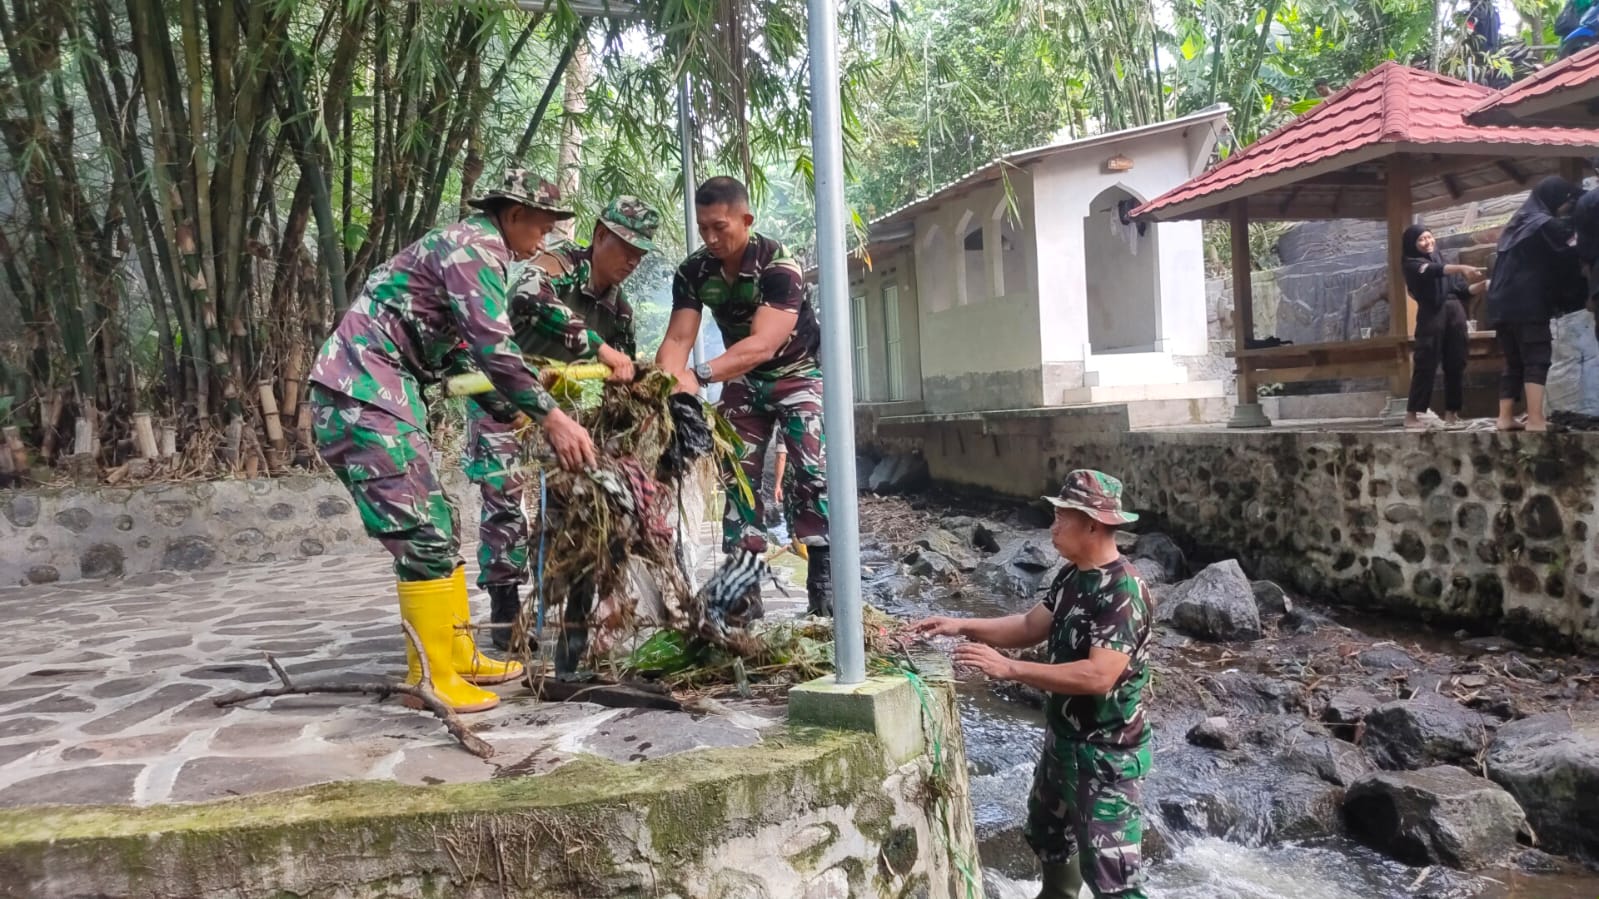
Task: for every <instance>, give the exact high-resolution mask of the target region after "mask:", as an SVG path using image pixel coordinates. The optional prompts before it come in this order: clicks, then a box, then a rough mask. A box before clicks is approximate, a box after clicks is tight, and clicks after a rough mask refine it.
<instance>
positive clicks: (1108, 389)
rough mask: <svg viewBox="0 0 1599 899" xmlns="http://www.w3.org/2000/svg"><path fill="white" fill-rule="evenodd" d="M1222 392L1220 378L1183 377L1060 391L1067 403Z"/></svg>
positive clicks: (1197, 396) (1204, 396) (1184, 397)
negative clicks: (1177, 380)
mask: <svg viewBox="0 0 1599 899" xmlns="http://www.w3.org/2000/svg"><path fill="white" fill-rule="evenodd" d="M1224 393H1226V388H1225V387H1224V386H1223V385H1222V382H1220V381H1183V382H1181V383H1177V384H1116V385H1109V386H1095V387H1072V388H1068V389H1067V390H1065V391H1063V392H1062V395H1061V402H1062V403H1064V404H1065V405H1068V406H1075V405H1081V404H1083V403H1136V402H1143V401H1148V400H1190V399H1212V398H1214V397H1219V396H1221V395H1223V394H1224Z"/></svg>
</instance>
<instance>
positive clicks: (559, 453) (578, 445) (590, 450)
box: [544, 409, 599, 471]
mask: <svg viewBox="0 0 1599 899" xmlns="http://www.w3.org/2000/svg"><path fill="white" fill-rule="evenodd" d="M544 436H545V437H546V438H547V439H548V440H549V441H550V449H553V450H555V458H557V459H559V460H560V462H561V467H562V468H564V469H566V470H567V471H583V470H584V469H588V468H593V467H594V466H595V465H596V464H597V463H598V461H599V459H598V456H597V455H596V453H595V451H594V440H593V438H591V437H589V432H588V431H587V430H585V429H584V427H583V426H582V425H580V424H578V423H577V422H576V421H574V420H573V419H572V417H571V416H570V415H567V414H566V413H565V412H562V411H561V410H560V409H556V410H553V411H552V412H550V414H548V415H546V416H544Z"/></svg>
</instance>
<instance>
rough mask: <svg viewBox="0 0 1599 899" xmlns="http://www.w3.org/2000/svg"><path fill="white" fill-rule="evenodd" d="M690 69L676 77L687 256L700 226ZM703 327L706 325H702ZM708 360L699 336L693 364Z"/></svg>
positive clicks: (694, 246)
mask: <svg viewBox="0 0 1599 899" xmlns="http://www.w3.org/2000/svg"><path fill="white" fill-rule="evenodd" d="M689 96H690V95H689V82H688V69H687V68H684V69H683V72H682V74H680V75H678V77H677V142H678V146H679V147H681V148H682V151H683V250H684V254H685V255H687V254H689V253H693V252H694V251H695V250H697V249H699V246H700V234H699V224H698V222H697V221H696V220H695V217H694V188H696V187H698V186H699V183H698V182H697V181H695V180H694V123H693V117H692V116H691V115H690V114H689ZM702 326H703V323H702ZM704 361H705V348H704V346H703V345H702V343H701V341H700V337H699V335H698V334H696V335H694V350H693V352H692V353H691V354H690V362H691V364H693V365H699V364H700V363H701V362H704Z"/></svg>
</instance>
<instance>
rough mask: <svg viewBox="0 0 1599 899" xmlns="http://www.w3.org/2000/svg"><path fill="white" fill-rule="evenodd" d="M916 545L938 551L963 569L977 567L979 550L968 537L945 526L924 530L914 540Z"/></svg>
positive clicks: (968, 569) (967, 569)
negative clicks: (952, 531)
mask: <svg viewBox="0 0 1599 899" xmlns="http://www.w3.org/2000/svg"><path fill="white" fill-rule="evenodd" d="M914 545H915V546H918V547H921V548H922V549H929V550H932V551H933V552H936V553H938V554H939V555H941V556H943V557H944V558H946V559H948V560H950V561H951V562H954V563H955V565H956V566H957V567H959V568H960V570H961V571H971V570H972V569H974V568H976V567H977V551H976V550H974V549H973V548H972V547H971V544H970V543H969V541H968V540H967V538H964V537H961V536H959V535H957V534H954V533H951V532H950V531H946V530H944V529H943V528H929V529H928V530H926V531H923V532H922V535H921V536H919V537H917V538H916V540H915V541H914Z"/></svg>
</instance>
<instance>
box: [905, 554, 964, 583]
mask: <svg viewBox="0 0 1599 899" xmlns="http://www.w3.org/2000/svg"><path fill="white" fill-rule="evenodd" d="M905 563H906V569H905V570H906V572H907V573H908V574H912V575H915V576H916V577H925V578H928V579H930V580H935V581H944V582H949V581H953V580H955V579H957V578H959V577H960V566H959V565H956V564H955V562H954V561H953V560H952V559H950V558H949V557H948V556H946V555H944V554H943V553H940V552H934V551H933V550H930V549H918V550H914V551H913V552H911V554H910V555H908V556H906V557H905Z"/></svg>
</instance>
